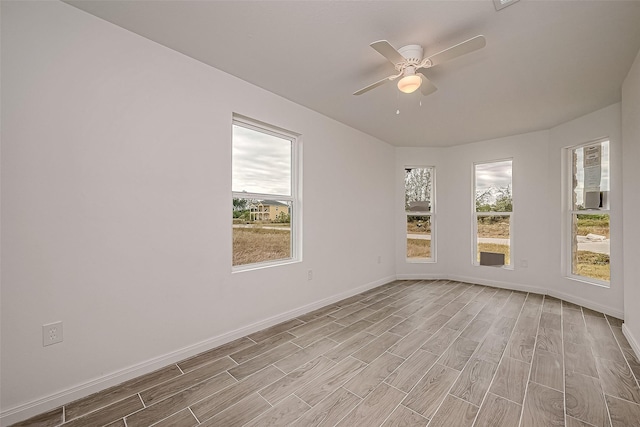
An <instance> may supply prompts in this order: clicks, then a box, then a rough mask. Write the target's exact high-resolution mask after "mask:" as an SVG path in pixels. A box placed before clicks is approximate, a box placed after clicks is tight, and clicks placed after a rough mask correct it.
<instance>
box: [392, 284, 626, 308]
mask: <svg viewBox="0 0 640 427" xmlns="http://www.w3.org/2000/svg"><path fill="white" fill-rule="evenodd" d="M397 278H398V279H401V280H408V279H410V280H455V281H458V282H466V283H476V284H478V285H485V286H492V287H494V288H502V289H510V290H513V291H522V292H533V293H536V294H541V295H549V296H552V297H554V298H558V299H562V300H565V301H568V302H571V303H574V304H577V305H581V306H583V307H586V308H589V309H591V310H595V311H599V312H601V313H605V314H608V315H609V316H613V317H617V318H618V319H624V312H623V311H622V310H618V309H615V308H613V307H609V306H608V305H603V304H599V303H597V302H593V301H590V300H586V299H582V298H580V297H577V296H575V295H569V294H565V293H563V292H558V291H554V290H551V289H545V288H541V287H537V286H531V285H523V284H520V283H515V282H511V281H509V282H502V281H497V280H487V279H482V278H478V277H468V276H462V275H458V274H447V275H442V274H440V275H432V274H422V275H420V274H400V275H398V276H397Z"/></svg>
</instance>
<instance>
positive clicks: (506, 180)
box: [476, 160, 512, 196]
mask: <svg viewBox="0 0 640 427" xmlns="http://www.w3.org/2000/svg"><path fill="white" fill-rule="evenodd" d="M511 171H512V167H511V160H505V161H501V162H491V163H478V164H476V196H477V195H479V194H482V193H484V192H485V191H487V190H488V189H489V188H491V187H494V188H504V187H507V186H509V187H511Z"/></svg>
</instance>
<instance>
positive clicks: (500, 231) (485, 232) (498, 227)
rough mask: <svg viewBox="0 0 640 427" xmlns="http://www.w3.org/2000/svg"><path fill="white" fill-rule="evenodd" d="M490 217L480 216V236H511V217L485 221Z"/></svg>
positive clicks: (501, 237) (504, 237)
mask: <svg viewBox="0 0 640 427" xmlns="http://www.w3.org/2000/svg"><path fill="white" fill-rule="evenodd" d="M485 219H489V218H488V217H482V218H478V237H493V238H500V239H508V238H509V218H508V217H507V218H506V219H502V218H501V219H500V220H497V221H495V222H493V221H484V220H485Z"/></svg>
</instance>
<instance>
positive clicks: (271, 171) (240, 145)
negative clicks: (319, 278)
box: [231, 117, 300, 270]
mask: <svg viewBox="0 0 640 427" xmlns="http://www.w3.org/2000/svg"><path fill="white" fill-rule="evenodd" d="M298 144H299V141H298V138H297V137H296V136H295V135H293V134H289V133H287V132H285V131H282V130H280V129H275V128H272V127H269V126H267V125H264V124H259V123H256V122H253V121H250V120H248V119H244V118H239V117H235V118H234V120H233V135H232V165H231V169H232V182H231V190H232V197H233V266H234V269H236V270H240V269H246V267H247V266H250V267H251V268H253V267H256V266H257V265H265V266H266V265H273V264H281V263H283V262H290V261H296V260H298V259H299V246H300V245H299V244H298V242H297V241H296V238H297V236H299V233H298V232H297V230H298V229H299V224H300V208H299V202H298V173H297V171H298V162H297V159H298V157H297V153H298Z"/></svg>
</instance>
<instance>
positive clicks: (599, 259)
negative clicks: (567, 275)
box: [571, 214, 611, 282]
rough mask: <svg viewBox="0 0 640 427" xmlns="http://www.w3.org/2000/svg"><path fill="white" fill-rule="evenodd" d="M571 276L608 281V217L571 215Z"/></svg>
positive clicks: (609, 246)
mask: <svg viewBox="0 0 640 427" xmlns="http://www.w3.org/2000/svg"><path fill="white" fill-rule="evenodd" d="M572 229H573V233H572V234H573V236H574V239H573V245H572V250H571V253H572V254H573V256H572V264H571V272H572V273H573V274H576V275H579V276H584V277H591V278H593V279H598V280H604V281H607V282H608V281H609V280H610V267H609V254H610V248H611V245H610V240H609V215H580V214H573V215H572Z"/></svg>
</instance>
